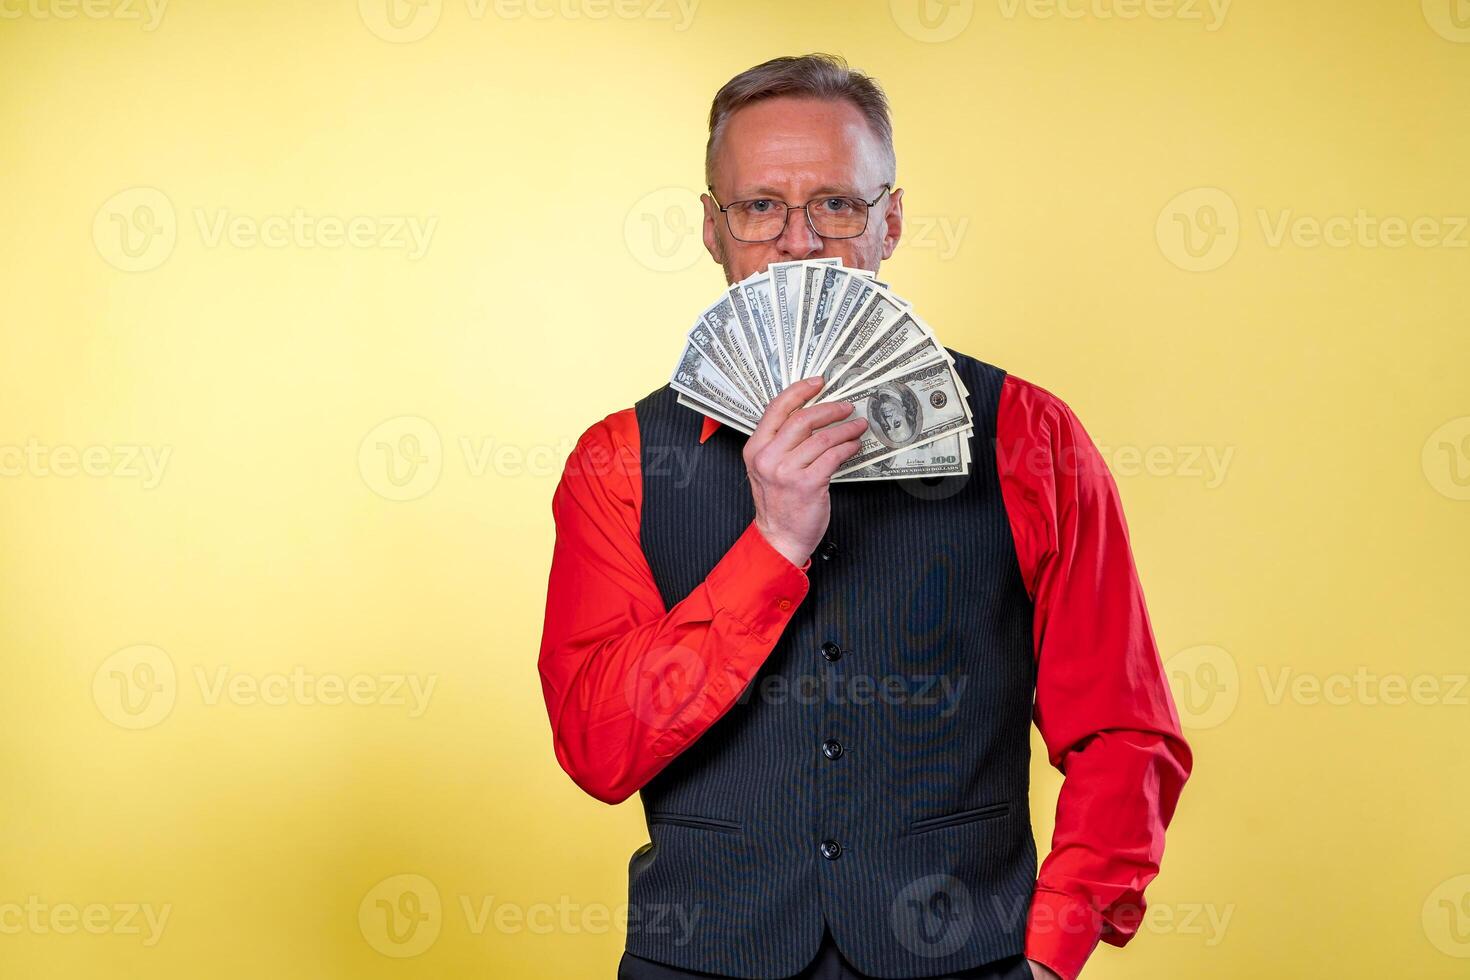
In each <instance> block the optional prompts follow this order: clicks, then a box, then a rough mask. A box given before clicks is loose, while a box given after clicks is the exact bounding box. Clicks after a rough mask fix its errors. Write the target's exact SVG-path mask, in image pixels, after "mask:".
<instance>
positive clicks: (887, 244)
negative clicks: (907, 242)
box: [883, 187, 903, 259]
mask: <svg viewBox="0 0 1470 980" xmlns="http://www.w3.org/2000/svg"><path fill="white" fill-rule="evenodd" d="M902 237H903V188H902V187H899V188H895V189H894V190H891V191H889V192H888V209H887V211H885V212H884V214H883V257H884V258H885V259H887V258H889V257H891V256H892V255H893V250H894V249H896V248H898V240H899V239H900V238H902Z"/></svg>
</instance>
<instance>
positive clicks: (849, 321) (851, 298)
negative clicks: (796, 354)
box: [807, 276, 877, 374]
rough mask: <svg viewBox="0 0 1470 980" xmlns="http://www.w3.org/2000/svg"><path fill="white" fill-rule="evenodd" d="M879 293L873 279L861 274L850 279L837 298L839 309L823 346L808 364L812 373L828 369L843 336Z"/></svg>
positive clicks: (808, 368)
mask: <svg viewBox="0 0 1470 980" xmlns="http://www.w3.org/2000/svg"><path fill="white" fill-rule="evenodd" d="M876 293H877V287H875V286H874V285H873V281H872V280H871V279H864V278H862V277H861V276H853V277H852V278H851V279H849V280H848V283H847V289H846V290H845V291H844V292H843V294H842V296H841V297H840V298H839V299H838V300H837V309H836V311H835V312H834V313H833V314H832V323H831V325H830V326H829V327H828V328H827V331H826V335H825V336H824V337H823V343H822V346H821V348H820V349H819V350H818V351H817V352H816V354H815V355H814V356H813V357H812V362H811V363H810V364H808V365H807V371H808V372H809V373H810V374H820V373H821V372H822V371H824V370H825V369H826V366H827V363H828V362H829V361H831V360H832V355H833V352H834V351H835V350H836V348H837V347H838V346H839V345H841V344H842V341H843V338H845V337H846V336H847V333H848V331H849V330H851V329H853V325H854V324H855V323H856V321H857V317H858V316H859V314H861V313H862V311H863V309H864V308H865V307H866V306H867V305H868V303H869V301H870V300H872V298H873V296H874V295H875V294H876Z"/></svg>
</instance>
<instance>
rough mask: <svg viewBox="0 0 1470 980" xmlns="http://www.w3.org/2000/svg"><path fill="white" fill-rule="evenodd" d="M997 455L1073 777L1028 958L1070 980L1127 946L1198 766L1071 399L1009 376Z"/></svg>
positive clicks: (1034, 916)
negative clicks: (1099, 952) (1098, 955)
mask: <svg viewBox="0 0 1470 980" xmlns="http://www.w3.org/2000/svg"><path fill="white" fill-rule="evenodd" d="M996 453H997V459H998V461H999V463H1000V469H1001V487H1002V494H1003V496H1004V499H1005V503H1006V509H1007V512H1008V514H1009V516H1010V523H1011V527H1012V531H1013V534H1014V536H1015V538H1016V550H1017V555H1018V558H1019V559H1020V563H1021V569H1022V573H1023V575H1024V576H1025V579H1026V586H1027V589H1028V591H1029V592H1030V593H1031V596H1032V599H1033V602H1034V604H1035V610H1036V615H1035V626H1034V633H1033V635H1034V641H1035V649H1036V656H1037V681H1036V727H1037V729H1038V730H1039V731H1040V733H1041V736H1042V739H1043V740H1044V741H1045V743H1046V747H1047V754H1048V758H1049V759H1050V761H1051V763H1052V765H1054V766H1056V767H1057V768H1058V769H1059V770H1061V772H1062V773H1063V774H1064V775H1065V779H1064V781H1063V783H1062V789H1061V794H1060V796H1059V798H1058V800H1057V814H1056V830H1055V833H1054V835H1053V837H1052V849H1051V853H1050V854H1049V855H1047V857H1046V859H1045V860H1044V861H1043V862H1042V865H1041V870H1040V873H1039V875H1038V878H1037V883H1036V890H1035V893H1034V894H1033V897H1032V905H1031V915H1030V920H1029V922H1028V925H1027V935H1026V956H1027V957H1028V958H1030V959H1033V960H1036V961H1037V962H1040V963H1042V964H1045V965H1046V966H1047V967H1049V968H1051V969H1052V970H1054V971H1055V972H1056V973H1057V974H1059V975H1060V976H1061V977H1063V978H1065V980H1073V978H1075V977H1076V976H1077V974H1078V973H1079V972H1080V971H1081V969H1082V965H1083V963H1085V962H1086V960H1087V958H1088V956H1089V955H1091V953H1092V951H1093V949H1094V948H1095V947H1096V945H1097V942H1098V940H1099V939H1101V940H1102V941H1103V942H1107V943H1109V944H1111V945H1114V946H1122V945H1124V944H1125V943H1127V942H1128V940H1129V939H1131V938H1132V937H1133V935H1134V933H1135V932H1136V931H1137V929H1138V924H1139V921H1140V919H1141V917H1142V913H1143V909H1144V907H1145V904H1144V898H1143V892H1144V888H1145V887H1146V886H1147V885H1148V883H1149V882H1150V881H1152V880H1153V879H1154V877H1155V876H1157V874H1158V873H1159V862H1160V860H1161V858H1162V855H1163V850H1164V830H1165V828H1166V827H1167V826H1168V824H1169V821H1170V819H1171V818H1172V817H1173V814H1174V807H1175V804H1176V803H1177V802H1178V799H1179V793H1180V791H1181V789H1182V788H1183V786H1184V782H1185V780H1187V779H1188V778H1189V772H1190V769H1191V767H1192V765H1193V759H1192V756H1191V753H1190V750H1189V746H1188V745H1187V744H1186V743H1185V741H1184V738H1183V736H1182V734H1181V732H1180V728H1179V716H1178V714H1177V712H1176V710H1175V708H1174V701H1173V698H1172V696H1171V695H1170V693H1169V687H1168V684H1167V682H1166V680H1165V678H1164V674H1163V668H1162V665H1161V664H1160V662H1159V655H1158V649H1157V647H1156V646H1155V643H1154V637H1153V630H1152V627H1151V626H1150V624H1149V619H1148V611H1147V609H1146V608H1145V605H1144V601H1143V591H1142V588H1141V586H1140V585H1139V581H1138V574H1137V571H1136V569H1135V567H1134V562H1133V556H1132V552H1131V549H1130V547H1129V543H1128V529H1127V525H1126V523H1125V521H1124V518H1123V509H1122V505H1121V502H1120V500H1119V497H1118V490H1117V486H1116V484H1115V483H1114V482H1113V479H1112V476H1111V474H1109V473H1108V470H1107V467H1106V465H1105V464H1104V463H1103V460H1102V457H1101V456H1100V454H1099V453H1098V451H1097V449H1096V447H1095V446H1094V445H1093V444H1092V441H1091V439H1089V438H1088V435H1087V433H1086V431H1085V430H1084V429H1083V427H1082V424H1081V422H1080V421H1078V419H1077V417H1076V416H1075V415H1074V414H1073V413H1072V411H1071V410H1070V409H1069V408H1067V406H1066V405H1064V404H1063V403H1062V402H1061V401H1060V400H1059V399H1057V398H1056V397H1054V396H1053V395H1051V394H1050V393H1049V392H1046V391H1044V390H1043V389H1041V388H1038V387H1036V386H1035V385H1031V384H1028V383H1027V382H1024V381H1021V380H1019V379H1016V378H1007V380H1006V382H1005V388H1004V389H1003V390H1002V398H1001V405H1000V411H999V415H998V418H997V432H996Z"/></svg>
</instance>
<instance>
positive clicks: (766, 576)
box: [540, 55, 1192, 980]
mask: <svg viewBox="0 0 1470 980" xmlns="http://www.w3.org/2000/svg"><path fill="white" fill-rule="evenodd" d="M706 171H707V173H706V176H707V181H708V184H709V189H710V193H709V194H708V195H706V196H705V197H704V199H703V200H704V207H705V221H704V241H705V245H706V247H707V248H708V249H709V252H710V254H711V255H712V256H713V257H714V259H715V260H716V261H717V262H719V263H720V264H721V265H722V266H723V268H724V272H725V279H726V281H727V282H729V283H734V282H737V281H739V280H741V279H744V278H745V277H746V276H747V275H749V274H751V273H753V272H756V271H759V270H761V269H763V268H765V267H766V266H767V265H768V264H769V263H772V262H778V261H788V260H798V259H810V258H821V257H837V258H840V259H841V260H842V261H843V262H844V263H845V264H846V265H848V266H854V267H861V268H864V269H870V270H873V271H875V272H876V270H877V269H878V265H879V263H880V262H881V261H882V260H883V259H886V258H888V257H889V256H890V255H891V254H892V253H893V249H894V247H895V245H897V243H898V240H899V236H900V233H901V232H902V228H903V191H902V190H901V189H898V188H897V187H896V185H895V183H894V180H895V172H894V171H895V162H894V151H893V141H892V128H891V124H890V121H889V115H888V105H887V102H886V99H885V98H884V96H883V93H882V91H881V89H879V87H878V86H877V84H876V83H875V82H874V81H873V80H872V79H870V78H868V77H866V76H864V75H863V74H861V73H859V72H856V71H852V70H850V69H848V68H847V66H846V65H845V63H843V62H842V61H841V60H840V59H836V58H831V57H828V56H823V55H812V56H806V57H800V58H777V59H775V60H773V61H769V62H766V63H765V64H762V65H759V66H757V67H755V68H752V69H750V70H748V71H746V72H743V73H742V74H740V75H738V76H736V77H735V78H733V79H731V80H730V82H728V83H727V84H726V85H725V86H724V87H723V88H722V89H721V90H720V92H719V93H718V94H717V95H716V97H715V100H714V104H713V106H712V108H711V111H710V136H709V144H708V147H707V153H706ZM752 202H753V203H752ZM834 202H835V203H834ZM854 202H856V203H855V204H854ZM854 208H856V209H857V210H858V211H860V212H862V213H860V214H857V218H861V219H865V220H860V221H859V220H852V221H849V222H847V223H846V224H837V223H834V222H833V221H832V220H830V217H829V216H830V215H831V214H834V213H837V212H839V211H840V212H842V213H843V214H845V215H849V216H850V215H851V214H852V211H853V209H854ZM736 216H739V217H738V220H736ZM752 216H759V220H758V221H753V220H750V219H751V217H752ZM952 353H954V352H952ZM954 357H955V366H956V371H957V372H958V373H959V375H960V376H961V377H962V378H963V379H964V381H965V384H966V387H968V388H969V389H970V392H971V395H970V397H971V401H972V404H971V409H972V411H973V414H974V418H975V425H976V429H975V433H974V441H973V443H972V445H971V449H972V455H973V465H972V471H971V473H970V474H969V475H968V476H967V477H962V478H953V479H947V480H945V481H943V482H941V484H940V485H939V486H934V485H932V484H927V483H924V482H922V481H902V480H898V481H886V482H874V483H852V484H838V485H837V486H836V487H831V486H829V480H830V478H831V476H832V474H833V473H834V472H835V471H836V470H837V469H838V468H839V467H840V466H841V465H842V464H843V463H844V462H845V461H846V460H847V459H849V458H851V456H852V455H853V454H854V453H855V452H856V449H857V445H858V437H859V434H860V433H861V432H862V431H863V430H864V429H865V427H866V426H867V425H868V424H869V422H868V420H866V419H861V418H845V416H846V415H848V414H850V413H851V411H852V409H851V407H850V406H849V405H847V404H845V403H844V404H836V405H832V404H823V405H806V404H805V403H806V402H807V401H808V400H809V399H810V398H811V397H812V396H813V395H815V394H816V393H817V391H818V390H819V388H820V386H821V379H819V378H809V379H806V380H805V381H798V382H796V383H794V384H792V385H791V386H790V387H788V388H787V389H786V390H785V391H784V392H782V393H781V394H779V395H778V396H777V397H776V398H775V399H774V400H773V401H772V402H771V403H770V405H769V406H768V407H767V409H766V411H765V414H764V417H763V418H762V420H761V422H760V425H759V426H758V427H757V429H756V431H755V433H754V434H753V435H751V436H750V437H749V438H748V439H746V438H744V437H743V436H742V435H741V434H740V433H739V432H736V431H734V430H733V429H730V428H728V427H721V426H720V425H719V424H718V423H717V422H716V421H714V420H712V419H708V418H704V417H702V416H700V415H699V414H697V413H695V412H693V411H691V410H689V409H687V408H685V407H683V406H681V405H678V404H676V402H675V395H674V392H673V391H672V390H671V389H670V388H669V387H668V386H664V387H662V388H660V389H658V390H656V391H654V392H653V393H651V394H650V395H648V396H647V397H645V398H644V399H642V400H641V401H639V402H638V403H637V405H636V406H635V407H634V408H632V409H627V410H624V411H621V412H618V413H615V414H613V415H610V416H608V417H607V418H606V419H604V420H603V421H601V422H599V423H598V424H596V425H594V426H592V427H591V428H590V429H588V430H587V432H586V433H585V434H584V435H583V436H582V438H581V440H580V441H579V443H578V445H577V447H576V449H575V451H574V452H573V455H572V457H571V458H570V459H569V460H568V462H567V466H566V471H565V473H564V474H563V477H562V481H561V484H560V485H559V487H558V488H557V491H556V495H555V497H554V499H553V503H552V509H553V514H554V517H555V520H556V531H557V537H556V547H555V552H554V555H553V558H552V567H551V575H550V583H549V590H548V598H547V608H546V620H545V630H544V634H543V638H542V647H541V653H540V672H541V677H542V682H543V687H544V691H545V696H546V704H547V710H548V712H549V715H550V719H551V725H552V730H553V736H554V745H555V749H556V756H557V759H558V761H559V762H560V763H561V765H562V767H563V768H564V769H565V770H566V771H567V773H568V774H569V775H570V776H571V777H572V779H573V780H575V781H576V782H577V784H578V785H579V786H581V787H582V788H583V789H585V790H586V791H587V792H588V793H590V794H592V795H593V796H595V797H596V798H598V799H600V800H604V801H606V802H608V803H616V802H619V801H621V800H623V799H626V798H627V797H628V796H629V795H631V794H632V793H633V792H634V791H635V790H637V791H640V793H641V795H642V799H643V804H644V808H645V813H646V817H647V821H648V829H649V836H650V842H649V843H648V844H645V845H644V846H643V847H642V848H640V849H639V850H638V851H637V852H636V853H635V854H634V855H633V859H632V862H631V864H630V867H629V895H630V899H629V922H628V937H627V951H626V953H625V955H624V957H623V961H622V964H621V966H620V970H619V976H620V977H622V978H625V980H687V978H692V977H747V978H756V977H763V978H775V977H793V976H800V977H802V978H807V980H816V978H822V980H827V978H833V980H835V978H862V977H895V978H896V977H908V978H915V977H988V978H1017V977H1030V976H1036V977H1047V978H1051V977H1058V976H1059V977H1063V978H1065V980H1073V978H1075V977H1076V976H1077V974H1078V973H1079V972H1080V970H1081V969H1082V966H1083V963H1084V962H1085V961H1086V959H1087V958H1088V956H1089V955H1090V954H1091V952H1092V950H1093V949H1094V947H1095V946H1096V944H1097V943H1098V941H1099V940H1102V941H1105V942H1108V943H1111V944H1113V945H1117V946H1121V945H1123V944H1124V943H1126V942H1127V941H1128V940H1129V939H1130V938H1131V936H1132V935H1133V934H1134V933H1135V931H1136V929H1137V926H1138V923H1139V919H1140V917H1141V913H1142V910H1143V890H1144V888H1145V886H1146V885H1147V884H1148V883H1149V882H1150V881H1151V880H1152V879H1153V878H1154V877H1155V876H1156V875H1157V873H1158V869H1159V861H1160V859H1161V856H1162V852H1163V843H1164V829H1165V827H1166V826H1167V825H1168V822H1169V820H1170V818H1171V816H1172V815H1173V812H1174V807H1175V804H1176V802H1177V800H1178V797H1179V793H1180V790H1181V788H1182V787H1183V784H1184V782H1185V780H1186V779H1187V778H1188V776H1189V771H1190V768H1191V765H1192V759H1191V755H1190V751H1189V748H1188V746H1187V745H1186V744H1185V742H1184V740H1183V738H1182V737H1181V735H1180V731H1179V722H1178V716H1177V713H1176V712H1175V709H1174V704H1173V701H1172V699H1171V697H1170V694H1169V689H1168V686H1167V685H1166V683H1165V681H1164V678H1163V675H1162V669H1161V666H1160V663H1159V657H1158V652H1157V650H1156V648H1155V645H1154V640H1153V636H1152V632H1151V629H1150V626H1149V621H1148V615H1147V612H1146V610H1145V607H1144V602H1143V596H1142V592H1141V590H1140V587H1139V583H1138V578H1137V575H1136V573H1135V570H1134V565H1133V560H1132V556H1131V553H1130V550H1129V544H1128V539H1127V531H1126V526H1125V523H1124V519H1123V513H1122V509H1121V506H1120V504H1119V500H1118V494H1117V490H1116V487H1115V486H1114V484H1113V482H1112V479H1111V477H1110V476H1109V475H1108V473H1107V470H1106V468H1105V467H1104V465H1103V464H1102V461H1101V459H1100V458H1099V455H1098V453H1097V450H1096V449H1095V448H1094V446H1093V444H1092V443H1091V441H1090V440H1089V439H1088V436H1087V434H1086V432H1085V431H1084V430H1083V428H1082V425H1081V424H1080V423H1079V422H1078V420H1077V418H1076V417H1075V416H1074V415H1073V414H1072V412H1071V411H1070V410H1069V409H1068V408H1067V406H1066V405H1064V404H1063V403H1062V402H1061V401H1059V400H1058V399H1057V398H1055V397H1054V396H1052V395H1051V394H1049V393H1048V392H1046V391H1044V390H1043V389H1041V388H1039V387H1036V386H1035V385H1031V384H1028V383H1027V382H1024V381H1021V380H1019V379H1017V378H1015V377H1012V376H1009V375H1006V374H1005V373H1004V372H1003V371H1000V370H999V369H997V368H994V367H992V366H990V365H988V364H985V363H983V362H980V361H977V360H975V359H973V358H969V357H966V356H964V355H962V354H958V353H954ZM894 407H895V409H896V411H895V412H893V413H891V414H890V415H885V416H884V419H883V424H884V425H885V426H887V427H888V434H889V435H890V436H894V435H900V434H902V430H903V426H904V425H905V424H906V422H905V420H904V418H903V407H902V405H901V404H897V403H895V406H894ZM1033 697H1034V710H1033ZM1033 719H1034V721H1035V724H1036V726H1037V728H1038V729H1039V731H1040V733H1041V735H1042V738H1043V740H1044V742H1045V744H1046V746H1047V751H1048V755H1049V758H1050V761H1051V763H1052V764H1053V765H1055V766H1057V767H1058V768H1059V769H1061V770H1062V771H1063V772H1064V773H1065V776H1066V778H1065V781H1064V783H1063V786H1062V790H1061V795H1060V799H1059V801H1058V806H1057V819H1056V831H1055V835H1054V838H1053V841H1052V850H1051V853H1050V854H1049V855H1048V857H1047V858H1046V860H1045V861H1044V862H1043V863H1042V865H1041V867H1040V872H1039V874H1038V872H1037V866H1036V849H1035V843H1034V841H1033V839H1032V836H1031V829H1030V811H1029V803H1028V785H1029V752H1030V745H1029V727H1030V724H1031V722H1032V720H1033Z"/></svg>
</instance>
